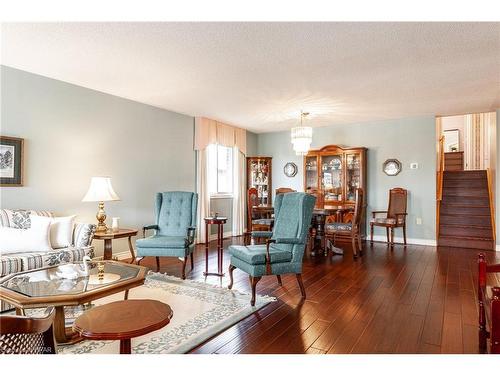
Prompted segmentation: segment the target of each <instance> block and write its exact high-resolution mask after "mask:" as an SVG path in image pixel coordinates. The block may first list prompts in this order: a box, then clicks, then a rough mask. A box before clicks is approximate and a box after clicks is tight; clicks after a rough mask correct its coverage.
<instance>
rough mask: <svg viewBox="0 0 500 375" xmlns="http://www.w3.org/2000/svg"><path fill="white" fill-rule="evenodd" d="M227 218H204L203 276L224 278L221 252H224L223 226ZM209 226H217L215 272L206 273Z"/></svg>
mask: <svg viewBox="0 0 500 375" xmlns="http://www.w3.org/2000/svg"><path fill="white" fill-rule="evenodd" d="M226 222H227V217H206V218H205V272H203V276H221V277H222V276H224V273H223V272H222V266H223V251H224V224H226ZM210 225H217V272H208V248H209V231H208V230H209V229H210Z"/></svg>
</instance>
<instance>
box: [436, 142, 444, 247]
mask: <svg viewBox="0 0 500 375" xmlns="http://www.w3.org/2000/svg"><path fill="white" fill-rule="evenodd" d="M437 165H438V170H437V173H436V239H439V214H440V208H441V201H442V200H443V175H444V135H442V136H441V137H439V142H438V163H437Z"/></svg>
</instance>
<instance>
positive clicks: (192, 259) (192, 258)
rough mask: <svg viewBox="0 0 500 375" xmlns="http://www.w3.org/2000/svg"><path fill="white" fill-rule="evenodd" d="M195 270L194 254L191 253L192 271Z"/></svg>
mask: <svg viewBox="0 0 500 375" xmlns="http://www.w3.org/2000/svg"><path fill="white" fill-rule="evenodd" d="M193 269H194V254H193V253H191V271H192V270H193Z"/></svg>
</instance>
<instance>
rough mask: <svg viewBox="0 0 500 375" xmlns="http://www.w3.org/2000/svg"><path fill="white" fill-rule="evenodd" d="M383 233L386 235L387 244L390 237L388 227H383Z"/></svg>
mask: <svg viewBox="0 0 500 375" xmlns="http://www.w3.org/2000/svg"><path fill="white" fill-rule="evenodd" d="M385 234H386V235H387V245H389V244H390V243H391V238H390V237H389V227H385Z"/></svg>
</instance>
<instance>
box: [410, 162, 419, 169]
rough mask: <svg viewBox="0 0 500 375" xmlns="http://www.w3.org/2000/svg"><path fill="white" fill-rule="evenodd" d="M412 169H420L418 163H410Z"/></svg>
mask: <svg viewBox="0 0 500 375" xmlns="http://www.w3.org/2000/svg"><path fill="white" fill-rule="evenodd" d="M410 169H418V163H410Z"/></svg>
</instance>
